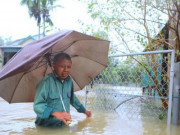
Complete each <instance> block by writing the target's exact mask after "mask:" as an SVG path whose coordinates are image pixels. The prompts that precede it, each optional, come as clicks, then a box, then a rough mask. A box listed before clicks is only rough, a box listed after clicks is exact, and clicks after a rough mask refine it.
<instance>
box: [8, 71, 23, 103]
mask: <svg viewBox="0 0 180 135" xmlns="http://www.w3.org/2000/svg"><path fill="white" fill-rule="evenodd" d="M24 74H25V73H23V74H22V76H21V78H20V79H19V81H18V83H17V85H16V87H15V88H14V90H13V93H12V96H11V99H10V101H9V103H11V102H12V99H13V96H14V93H15V91H16V88H17V87H18V85H19V82H20V81H21V80H22V78H23V76H24Z"/></svg>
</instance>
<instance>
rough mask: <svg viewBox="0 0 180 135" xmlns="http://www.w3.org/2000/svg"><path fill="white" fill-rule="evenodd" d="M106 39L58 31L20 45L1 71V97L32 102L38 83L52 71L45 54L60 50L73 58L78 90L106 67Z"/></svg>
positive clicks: (73, 77)
mask: <svg viewBox="0 0 180 135" xmlns="http://www.w3.org/2000/svg"><path fill="white" fill-rule="evenodd" d="M108 50H109V41H106V40H102V39H99V38H96V37H92V36H88V35H85V34H82V33H79V32H76V31H61V32H58V33H56V34H53V35H50V36H47V37H45V38H43V39H41V40H37V41H35V42H32V43H29V44H28V45H26V46H25V47H23V48H22V49H21V50H20V51H19V52H18V53H17V54H16V55H15V56H14V57H12V58H11V59H10V60H9V61H8V63H7V64H6V65H5V66H4V67H3V68H2V70H1V71H0V97H2V98H3V99H5V100H6V101H8V102H9V103H17V102H33V101H34V96H35V87H36V85H37V83H38V82H39V81H40V80H41V79H42V78H43V77H44V76H45V75H46V74H48V73H50V72H52V71H51V68H50V67H49V66H48V64H47V60H46V58H45V57H44V56H45V54H47V53H48V54H50V56H51V57H50V59H53V56H54V55H56V54H57V53H59V52H65V53H68V54H69V55H70V56H71V58H72V72H71V74H70V76H71V78H72V79H73V82H74V90H75V91H77V90H81V89H83V88H84V86H85V85H87V84H88V83H89V82H90V81H91V80H92V79H93V78H94V77H96V76H97V75H98V74H99V73H100V72H101V71H102V70H103V69H105V68H106V67H107V60H108Z"/></svg>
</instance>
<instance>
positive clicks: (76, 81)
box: [71, 75, 82, 89]
mask: <svg viewBox="0 0 180 135" xmlns="http://www.w3.org/2000/svg"><path fill="white" fill-rule="evenodd" d="M71 77H72V78H73V80H74V81H75V82H76V83H77V85H78V86H79V87H80V88H81V86H80V85H79V83H78V82H77V81H76V80H75V79H74V77H73V76H72V75H71ZM81 89H82V88H81Z"/></svg>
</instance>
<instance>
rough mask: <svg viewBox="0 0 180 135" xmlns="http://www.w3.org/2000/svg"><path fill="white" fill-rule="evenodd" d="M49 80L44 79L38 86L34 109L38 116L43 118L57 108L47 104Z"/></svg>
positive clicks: (47, 116)
mask: <svg viewBox="0 0 180 135" xmlns="http://www.w3.org/2000/svg"><path fill="white" fill-rule="evenodd" d="M48 88H49V81H48V80H42V81H41V82H40V83H39V84H38V85H37V87H36V96H35V100H34V106H33V107H34V111H35V113H36V114H37V117H40V118H42V119H46V118H49V117H50V116H51V114H52V113H53V112H55V110H54V109H53V108H51V107H48V106H47V97H48V91H49V90H48Z"/></svg>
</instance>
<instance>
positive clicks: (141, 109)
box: [76, 50, 174, 124]
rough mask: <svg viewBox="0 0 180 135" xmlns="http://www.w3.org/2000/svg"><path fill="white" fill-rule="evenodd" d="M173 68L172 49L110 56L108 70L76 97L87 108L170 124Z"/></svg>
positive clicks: (123, 116) (129, 117)
mask: <svg viewBox="0 0 180 135" xmlns="http://www.w3.org/2000/svg"><path fill="white" fill-rule="evenodd" d="M173 66H174V51H172V50H166V51H153V52H143V53H134V54H122V55H110V56H109V60H108V67H107V68H106V69H105V70H104V71H103V72H102V73H101V74H99V75H98V76H97V77H96V78H94V80H93V81H92V82H91V83H90V84H89V85H87V86H86V87H85V89H84V90H82V91H79V92H76V95H77V96H78V97H79V98H80V99H81V101H82V102H83V103H84V104H85V105H86V107H87V108H91V109H95V110H103V111H115V112H117V113H118V114H120V117H122V118H128V119H132V118H135V119H138V118H142V117H143V118H155V119H159V120H163V119H164V120H166V119H167V122H168V124H170V121H171V107H172V87H173V75H174V71H173Z"/></svg>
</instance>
